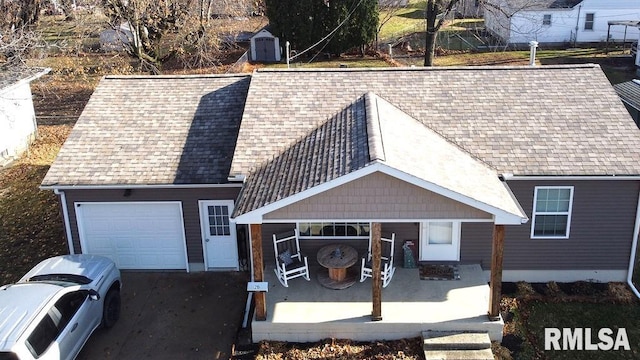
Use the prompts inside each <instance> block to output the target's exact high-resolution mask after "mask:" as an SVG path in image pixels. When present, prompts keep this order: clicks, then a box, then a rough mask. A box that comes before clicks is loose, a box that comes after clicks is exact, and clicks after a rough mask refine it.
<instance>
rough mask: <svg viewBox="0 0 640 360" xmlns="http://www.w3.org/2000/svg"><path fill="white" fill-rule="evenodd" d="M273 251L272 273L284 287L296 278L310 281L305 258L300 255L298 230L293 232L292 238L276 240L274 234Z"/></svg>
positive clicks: (286, 237)
mask: <svg viewBox="0 0 640 360" xmlns="http://www.w3.org/2000/svg"><path fill="white" fill-rule="evenodd" d="M273 250H274V253H275V258H276V268H275V269H274V271H275V273H276V276H277V277H278V280H279V281H280V283H281V284H282V285H283V286H284V287H289V280H291V279H295V278H297V277H301V276H302V277H304V278H305V279H306V280H307V281H309V280H311V278H310V277H309V264H308V262H307V257H306V256H302V254H300V241H299V240H298V229H295V230H294V231H293V236H285V237H282V238H277V236H276V234H273Z"/></svg>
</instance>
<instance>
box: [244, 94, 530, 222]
mask: <svg viewBox="0 0 640 360" xmlns="http://www.w3.org/2000/svg"><path fill="white" fill-rule="evenodd" d="M374 172H381V173H385V174H387V175H390V176H392V177H395V178H397V179H400V180H402V181H404V182H406V183H409V184H413V185H415V186H418V187H421V188H423V189H425V190H428V191H431V192H434V193H436V194H439V195H441V196H444V197H446V198H449V199H451V200H453V201H456V202H459V203H461V204H464V205H466V206H470V207H473V208H475V209H477V210H479V211H482V212H486V213H488V214H491V216H492V217H493V219H494V221H495V222H496V223H497V224H520V223H522V222H526V220H527V216H526V214H525V213H524V211H523V210H522V208H521V207H520V205H519V204H518V202H517V201H516V200H515V197H514V196H513V194H511V191H510V190H509V188H508V187H507V185H506V184H505V183H503V182H501V181H500V179H499V177H498V174H497V172H496V171H495V170H494V169H492V168H491V167H490V166H488V165H487V164H485V163H483V162H481V161H479V160H478V159H476V158H474V157H473V156H472V155H471V154H469V153H468V152H466V151H465V150H463V149H461V148H460V147H458V146H457V145H456V144H454V143H452V142H450V141H448V140H447V139H445V138H444V137H442V136H441V135H440V134H438V133H436V132H435V131H433V130H431V129H429V128H427V127H426V126H425V125H424V124H422V123H420V122H418V121H417V120H415V119H413V118H412V117H411V116H409V115H407V114H406V113H404V112H403V111H401V110H400V109H398V108H397V107H395V106H394V105H392V104H390V103H389V102H387V101H386V100H384V99H382V98H380V97H378V96H377V95H375V94H373V93H367V94H365V95H363V96H362V97H360V98H359V99H357V100H356V101H355V102H353V103H352V104H350V105H349V106H347V107H345V108H344V109H343V110H342V111H340V112H338V113H337V114H336V115H334V116H333V117H331V118H330V119H328V121H326V122H325V123H324V124H322V125H320V126H318V127H317V128H316V129H314V130H313V131H312V132H311V133H309V134H307V135H306V136H304V137H303V138H301V139H300V140H299V141H298V142H296V143H295V144H294V145H292V146H290V147H288V148H286V149H285V150H284V151H282V152H281V153H280V154H279V155H278V156H276V157H275V158H273V159H271V160H269V161H267V162H265V163H263V164H262V165H261V166H259V167H258V168H257V169H255V170H254V171H252V172H251V173H250V174H249V175H248V176H247V179H246V182H245V186H244V188H243V191H242V193H241V195H240V197H239V200H238V203H237V204H236V208H235V211H234V217H235V220H236V221H237V222H238V223H245V224H246V223H262V222H263V219H264V218H265V215H266V214H268V213H270V212H273V211H276V210H278V209H281V208H283V207H285V206H288V205H290V204H293V203H295V202H298V201H300V200H303V199H307V198H309V197H311V196H314V195H317V194H320V193H323V192H325V191H328V190H330V189H333V188H335V187H337V186H340V185H343V184H346V183H348V182H351V181H353V180H356V179H359V178H362V177H364V176H367V175H370V174H372V173H374ZM406 200H407V201H411V199H406ZM403 203H404V202H402V201H401V202H400V203H394V204H392V205H394V206H402V205H403ZM391 219H397V217H391Z"/></svg>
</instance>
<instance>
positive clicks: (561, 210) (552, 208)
mask: <svg viewBox="0 0 640 360" xmlns="http://www.w3.org/2000/svg"><path fill="white" fill-rule="evenodd" d="M572 204H573V186H536V188H535V194H534V197H533V221H532V223H531V238H532V239H568V238H569V227H570V225H571V206H572Z"/></svg>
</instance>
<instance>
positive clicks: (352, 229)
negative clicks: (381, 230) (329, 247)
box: [298, 222, 369, 238]
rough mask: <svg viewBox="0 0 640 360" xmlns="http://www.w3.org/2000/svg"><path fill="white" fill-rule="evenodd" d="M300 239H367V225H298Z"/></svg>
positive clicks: (306, 223)
mask: <svg viewBox="0 0 640 360" xmlns="http://www.w3.org/2000/svg"><path fill="white" fill-rule="evenodd" d="M298 234H299V235H300V237H301V238H327V237H347V238H359V237H362V238H368V237H369V223H332V222H331V223H329V222H327V223H309V222H305V223H298Z"/></svg>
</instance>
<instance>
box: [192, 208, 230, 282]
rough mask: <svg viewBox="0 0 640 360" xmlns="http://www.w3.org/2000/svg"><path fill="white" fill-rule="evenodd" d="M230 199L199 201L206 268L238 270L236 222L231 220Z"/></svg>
mask: <svg viewBox="0 0 640 360" xmlns="http://www.w3.org/2000/svg"><path fill="white" fill-rule="evenodd" d="M232 211H233V201H232V200H207V201H200V224H201V226H202V241H203V247H204V258H205V266H206V267H207V269H214V270H215V269H235V270H238V242H237V240H236V224H235V223H233V222H231V220H230V216H231V212H232Z"/></svg>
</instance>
